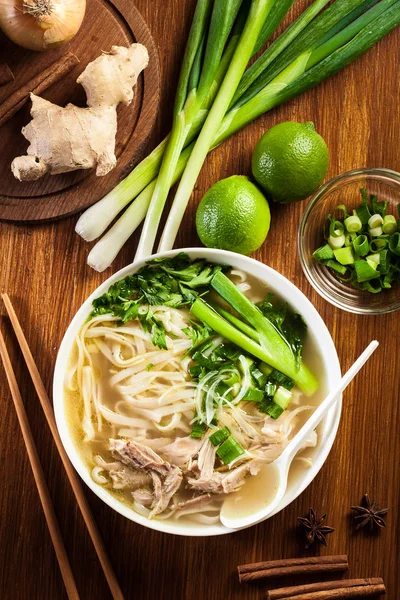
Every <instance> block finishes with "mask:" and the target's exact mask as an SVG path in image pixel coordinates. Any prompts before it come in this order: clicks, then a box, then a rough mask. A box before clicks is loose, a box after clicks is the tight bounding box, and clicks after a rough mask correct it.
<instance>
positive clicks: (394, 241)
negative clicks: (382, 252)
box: [389, 231, 400, 256]
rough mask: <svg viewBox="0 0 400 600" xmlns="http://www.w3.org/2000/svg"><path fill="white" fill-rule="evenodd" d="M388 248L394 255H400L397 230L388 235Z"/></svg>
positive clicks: (399, 235)
mask: <svg viewBox="0 0 400 600" xmlns="http://www.w3.org/2000/svg"><path fill="white" fill-rule="evenodd" d="M389 249H390V251H391V252H393V254H395V255H396V256H400V233H399V232H398V231H397V232H396V233H393V235H391V236H390V238H389Z"/></svg>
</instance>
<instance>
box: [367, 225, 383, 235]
mask: <svg viewBox="0 0 400 600" xmlns="http://www.w3.org/2000/svg"><path fill="white" fill-rule="evenodd" d="M368 233H369V235H370V236H371V237H379V236H380V235H382V233H383V232H382V227H380V226H379V227H373V228H372V229H368Z"/></svg>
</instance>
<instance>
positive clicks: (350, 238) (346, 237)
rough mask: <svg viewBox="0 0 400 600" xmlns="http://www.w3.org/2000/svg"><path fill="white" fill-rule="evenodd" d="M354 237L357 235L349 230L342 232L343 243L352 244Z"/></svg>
mask: <svg viewBox="0 0 400 600" xmlns="http://www.w3.org/2000/svg"><path fill="white" fill-rule="evenodd" d="M356 237H357V234H356V233H349V232H347V233H345V234H344V245H345V246H352V245H353V242H354V240H355V239H356Z"/></svg>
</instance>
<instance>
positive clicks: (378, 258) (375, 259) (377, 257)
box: [367, 254, 381, 265]
mask: <svg viewBox="0 0 400 600" xmlns="http://www.w3.org/2000/svg"><path fill="white" fill-rule="evenodd" d="M367 261H368V262H373V263H375V264H376V265H379V263H380V262H381V255H380V254H369V255H368V256H367Z"/></svg>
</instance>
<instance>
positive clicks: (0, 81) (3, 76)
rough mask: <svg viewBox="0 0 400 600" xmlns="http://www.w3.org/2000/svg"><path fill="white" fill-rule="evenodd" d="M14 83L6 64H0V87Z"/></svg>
mask: <svg viewBox="0 0 400 600" xmlns="http://www.w3.org/2000/svg"><path fill="white" fill-rule="evenodd" d="M10 81H14V75H13V72H12V71H11V69H10V67H9V66H8V64H7V63H5V62H2V63H0V85H6V84H7V83H10Z"/></svg>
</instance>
